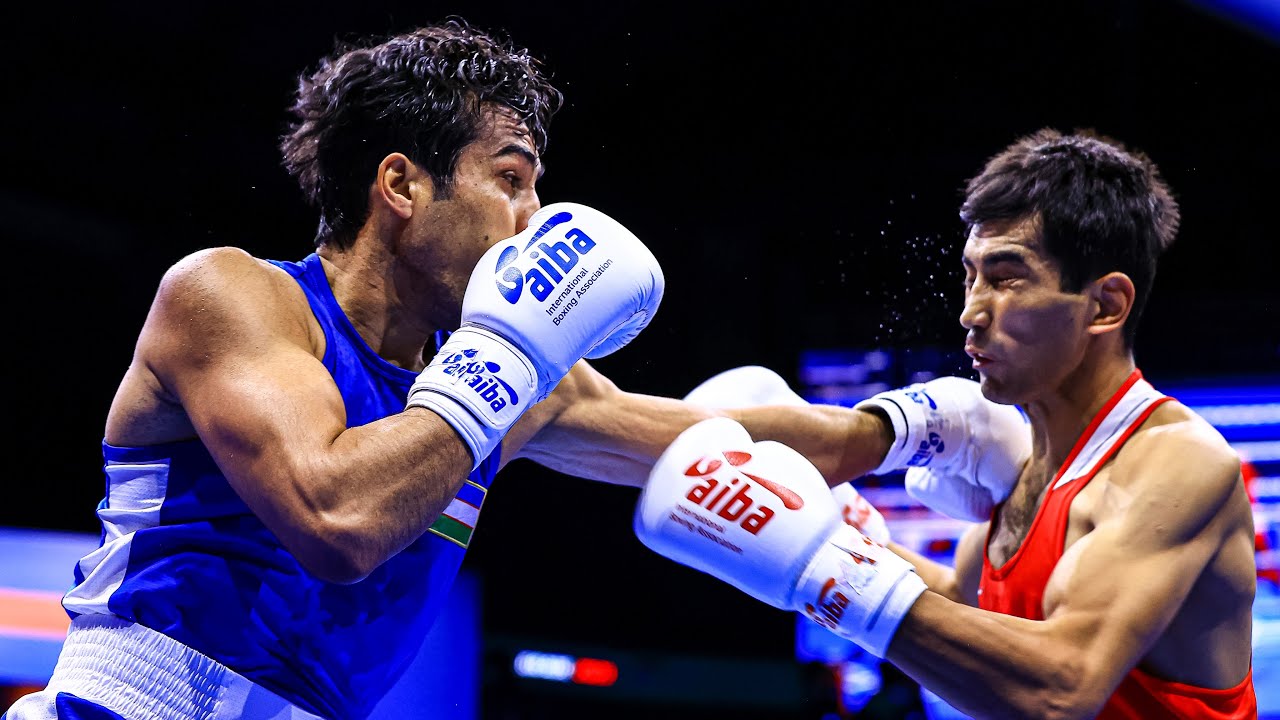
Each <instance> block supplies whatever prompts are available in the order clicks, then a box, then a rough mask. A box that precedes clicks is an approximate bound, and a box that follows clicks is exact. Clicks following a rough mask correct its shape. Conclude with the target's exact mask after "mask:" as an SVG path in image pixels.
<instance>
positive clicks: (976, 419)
mask: <svg viewBox="0 0 1280 720" xmlns="http://www.w3.org/2000/svg"><path fill="white" fill-rule="evenodd" d="M855 407H857V408H858V409H862V410H871V409H873V408H874V409H878V410H879V411H881V412H882V413H884V415H886V416H887V417H888V418H889V421H890V422H891V423H892V424H893V430H894V437H895V441H894V445H893V447H892V448H891V449H890V450H889V452H888V454H886V455H885V459H884V462H882V463H881V464H880V467H878V468H876V469H875V470H873V471H872V472H873V473H875V474H883V473H887V472H892V471H894V470H900V469H906V470H907V474H906V487H907V492H908V494H910V495H911V496H912V497H913V498H915V499H916V500H919V501H920V502H921V503H924V504H925V505H926V506H928V507H930V508H933V509H934V510H937V511H938V512H941V513H943V514H946V515H949V516H951V517H954V518H958V519H962V520H973V521H982V520H988V519H990V517H991V511H992V509H994V508H995V506H996V505H997V504H998V503H1000V502H1002V501H1003V500H1004V499H1005V498H1007V497H1008V496H1009V493H1010V492H1012V490H1013V486H1014V485H1015V484H1017V482H1018V475H1019V473H1020V472H1021V470H1022V466H1023V465H1024V464H1025V463H1026V461H1027V459H1028V458H1029V457H1031V426H1030V424H1029V423H1028V422H1027V419H1026V416H1024V415H1023V414H1022V411H1021V410H1019V409H1018V408H1017V407H1016V406H1014V405H1000V404H997V403H993V402H991V401H990V400H987V399H986V398H985V397H983V396H982V389H981V386H980V385H979V384H978V383H976V382H974V381H972V380H966V379H964V378H957V377H944V378H938V379H936V380H930V381H929V382H927V383H923V384H916V385H910V386H908V387H905V388H900V389H898V390H890V391H888V392H883V393H880V394H878V395H875V396H873V397H871V398H868V399H867V400H864V401H862V402H860V403H858V404H857V405H856V406H855Z"/></svg>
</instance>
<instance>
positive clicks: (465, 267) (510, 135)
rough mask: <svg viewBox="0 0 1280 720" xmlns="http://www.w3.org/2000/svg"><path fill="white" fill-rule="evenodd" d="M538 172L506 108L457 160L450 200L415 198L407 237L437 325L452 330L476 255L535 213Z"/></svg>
mask: <svg viewBox="0 0 1280 720" xmlns="http://www.w3.org/2000/svg"><path fill="white" fill-rule="evenodd" d="M542 170H543V167H542V163H541V160H540V159H539V157H538V155H537V151H536V150H535V148H534V144H533V138H532V137H531V136H530V134H529V130H528V128H527V127H526V126H525V125H524V123H522V122H520V121H519V120H518V119H517V118H516V116H515V115H514V113H512V112H511V111H510V110H508V109H506V108H502V107H491V108H490V109H489V110H488V111H487V112H486V121H485V124H484V125H483V126H482V129H481V132H480V136H479V138H478V139H477V140H476V141H475V142H473V143H471V144H470V145H468V146H467V147H466V148H464V149H463V151H462V154H461V156H460V157H459V158H458V164H457V168H456V170H455V173H454V184H453V191H452V194H450V195H449V196H448V197H447V198H440V197H438V196H436V195H435V194H433V193H422V194H420V195H419V196H418V197H421V198H422V200H421V201H420V202H419V207H418V208H417V209H416V210H415V212H414V215H413V219H412V221H411V223H412V225H411V232H410V236H409V237H410V242H412V243H413V244H414V246H415V247H414V248H413V250H412V254H413V255H414V256H415V258H416V259H417V260H418V262H417V263H416V264H418V265H419V266H420V267H419V269H420V270H421V271H422V272H423V273H424V275H425V276H426V277H431V278H433V279H434V281H435V283H436V285H437V287H438V293H437V295H436V304H437V308H436V311H437V313H436V314H437V316H438V317H437V321H438V322H439V323H441V324H442V326H450V327H451V326H452V325H456V324H457V322H458V320H459V317H460V315H461V308H462V296H463V294H464V292H465V291H466V287H467V282H468V281H469V280H470V278H471V271H472V269H473V268H474V267H475V265H476V263H477V262H478V261H479V260H480V256H481V255H483V254H484V253H485V251H486V250H488V249H489V248H490V247H492V246H493V245H495V244H497V243H498V242H500V241H502V240H505V239H507V238H509V237H511V236H513V235H516V234H517V233H519V232H520V231H522V230H524V229H525V227H527V226H528V224H529V218H530V217H531V216H532V215H533V214H534V213H535V212H537V211H538V208H540V207H541V203H540V202H539V200H538V193H537V191H536V190H535V185H536V183H537V181H538V178H539V177H540V176H541V175H542ZM423 181H424V182H429V180H427V179H426V178H425V177H424V178H423Z"/></svg>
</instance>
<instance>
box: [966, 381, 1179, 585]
mask: <svg viewBox="0 0 1280 720" xmlns="http://www.w3.org/2000/svg"><path fill="white" fill-rule="evenodd" d="M1141 379H1142V371H1141V370H1137V369H1135V370H1134V371H1133V372H1132V373H1130V374H1129V377H1128V378H1126V379H1125V381H1124V382H1123V383H1121V385H1120V387H1119V389H1117V390H1116V391H1115V392H1114V393H1112V395H1111V397H1110V398H1109V399H1108V400H1107V402H1106V403H1105V404H1104V405H1103V406H1102V408H1101V409H1099V410H1098V412H1096V413H1094V416H1093V419H1092V420H1090V421H1089V426H1088V427H1086V428H1085V430H1084V432H1082V433H1080V437H1079V438H1077V439H1076V444H1075V445H1073V446H1072V448H1071V452H1070V453H1068V454H1067V458H1066V459H1065V460H1063V461H1062V465H1061V466H1060V467H1059V468H1058V471H1057V472H1056V473H1054V474H1053V479H1052V480H1050V481H1049V484H1048V485H1047V486H1046V488H1047V492H1046V494H1045V498H1044V500H1043V501H1042V502H1041V503H1040V507H1039V508H1037V509H1036V516H1035V517H1034V518H1032V520H1031V527H1030V528H1029V529H1028V530H1027V534H1026V535H1025V536H1023V538H1022V542H1021V543H1020V544H1019V545H1018V549H1017V550H1014V551H1013V554H1012V555H1010V556H1009V558H1008V559H1007V560H1005V561H1004V564H1003V565H1001V566H1000V567H996V566H995V565H994V564H993V563H992V562H991V556H990V555H988V554H987V553H988V552H989V548H990V547H991V533H992V531H994V530H995V527H996V525H997V521H998V520H999V517H1000V511H1001V510H1003V509H1004V503H1003V502H1002V503H1000V504H999V505H996V507H995V509H994V510H992V511H991V524H990V525H988V526H987V539H986V542H984V543H983V544H982V560H983V563H984V565H985V566H986V568H988V574H989V576H990V578H991V579H992V580H1006V579H1007V578H1008V575H1009V573H1011V572H1013V570H1014V568H1015V567H1016V566H1017V564H1018V560H1019V559H1021V558H1022V555H1023V552H1022V551H1023V550H1025V549H1026V547H1027V545H1028V544H1029V543H1028V542H1027V541H1028V540H1030V539H1031V538H1032V537H1034V536H1035V534H1036V529H1037V528H1038V527H1039V525H1040V521H1041V519H1042V518H1043V517H1044V516H1045V515H1046V514H1047V513H1046V512H1045V510H1046V508H1047V507H1048V505H1049V498H1050V496H1052V495H1053V493H1054V490H1056V489H1057V488H1056V487H1055V486H1056V485H1057V484H1058V480H1060V479H1061V478H1062V475H1063V473H1065V472H1066V471H1067V470H1068V469H1070V468H1071V464H1072V463H1074V462H1075V459H1076V456H1078V455H1079V454H1080V453H1081V451H1083V450H1084V448H1085V446H1087V445H1088V444H1089V441H1090V440H1092V439H1093V434H1094V433H1096V432H1097V431H1098V427H1099V426H1100V425H1102V423H1103V421H1105V420H1106V419H1107V416H1108V415H1110V414H1111V411H1112V410H1114V409H1115V407H1116V405H1118V404H1119V403H1120V400H1121V399H1122V398H1124V396H1125V395H1127V394H1128V393H1129V388H1131V387H1133V386H1134V384H1135V383H1137V382H1138V381H1139V380H1141ZM1172 399H1173V398H1169V397H1167V396H1166V397H1163V398H1160V399H1159V400H1156V401H1155V403H1154V404H1153V406H1152V407H1151V408H1147V409H1145V410H1144V411H1143V413H1142V415H1141V416H1140V417H1139V419H1138V420H1137V421H1136V422H1134V423H1133V425H1131V426H1130V427H1129V428H1128V429H1126V430H1125V434H1124V436H1123V437H1122V438H1121V439H1120V441H1119V443H1113V444H1112V447H1119V446H1120V445H1122V444H1123V443H1124V441H1125V440H1128V439H1129V436H1130V435H1132V434H1133V431H1134V430H1136V429H1137V428H1138V427H1140V426H1141V425H1142V423H1144V422H1146V420H1147V418H1148V417H1149V416H1150V415H1151V410H1152V409H1153V408H1154V407H1155V406H1156V405H1159V404H1160V403H1162V402H1164V401H1165V400H1172ZM1112 454H1113V453H1111V452H1107V453H1104V454H1103V456H1102V457H1101V458H1100V459H1099V462H1098V463H1095V465H1094V467H1093V468H1091V469H1090V470H1089V472H1087V473H1085V474H1084V475H1081V476H1080V477H1081V478H1088V479H1090V480H1092V479H1093V474H1094V473H1095V472H1097V470H1098V468H1100V467H1102V463H1105V462H1106V461H1107V460H1108V459H1110V457H1111V455H1112ZM1078 479H1080V478H1075V480H1078ZM1073 482H1074V480H1073ZM1085 484H1086V483H1075V486H1076V487H1083V486H1084V485H1085ZM1064 487H1065V486H1064ZM1077 492H1078V491H1077ZM1046 522H1047V521H1046ZM1066 541H1067V538H1066V533H1065V532H1064V533H1063V536H1062V538H1061V540H1060V542H1059V544H1058V557H1061V556H1062V547H1063V545H1065V544H1066Z"/></svg>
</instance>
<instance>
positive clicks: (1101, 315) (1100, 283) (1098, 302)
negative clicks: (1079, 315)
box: [1089, 272, 1137, 335]
mask: <svg viewBox="0 0 1280 720" xmlns="http://www.w3.org/2000/svg"><path fill="white" fill-rule="evenodd" d="M1089 294H1090V295H1091V296H1092V297H1091V299H1092V300H1093V318H1092V319H1091V320H1090V321H1089V334H1091V335H1103V334H1106V333H1109V332H1115V331H1117V330H1120V329H1122V328H1123V327H1124V323H1125V321H1126V320H1128V319H1129V312H1130V311H1131V310H1133V300H1134V297H1136V296H1137V291H1136V290H1135V289H1134V287H1133V280H1130V279H1129V276H1128V275H1125V274H1124V273H1122V272H1113V273H1107V274H1106V275H1103V276H1102V277H1100V278H1098V279H1097V280H1094V281H1093V286H1092V287H1091V288H1090V290H1089Z"/></svg>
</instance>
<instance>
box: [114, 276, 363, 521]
mask: <svg viewBox="0 0 1280 720" xmlns="http://www.w3.org/2000/svg"><path fill="white" fill-rule="evenodd" d="M224 260H225V258H224ZM243 262H245V260H244V259H236V258H232V259H231V262H230V263H229V264H230V265H232V266H235V265H236V264H237V263H243ZM247 262H250V263H255V264H256V261H255V260H252V259H248V260H247ZM211 264H213V265H218V263H217V262H214V263H211ZM227 264H228V263H225V262H223V263H222V267H196V268H194V269H187V270H186V271H185V274H184V273H182V272H180V273H178V276H177V277H171V278H166V282H165V283H164V284H163V285H162V287H161V291H160V293H159V294H158V296H157V299H156V303H155V305H154V307H153V310H152V313H151V315H150V316H149V317H148V320H147V324H146V327H145V328H144V330H143V333H142V336H141V338H140V348H139V349H140V355H141V357H142V358H143V359H144V360H145V361H146V362H147V364H148V366H149V367H150V368H151V369H152V371H153V372H154V373H155V374H156V376H157V378H159V379H160V381H161V383H162V384H163V385H164V386H165V388H166V389H167V390H168V391H169V392H171V393H172V394H173V395H175V396H176V398H177V399H178V401H179V403H180V404H181V405H182V407H183V410H184V411H185V412H186V414H187V416H188V418H189V419H190V420H191V423H192V425H193V426H194V427H195V429H196V432H197V434H198V435H199V437H200V439H201V441H202V442H203V443H204V445H205V446H206V447H207V448H208V450H209V453H210V455H212V456H213V458H214V460H215V461H216V462H217V464H218V466H219V468H220V469H221V470H222V471H223V473H224V474H225V475H226V477H227V480H228V482H230V483H231V485H232V487H233V488H235V490H236V491H237V493H239V494H240V496H241V497H242V499H244V500H245V502H246V503H247V504H248V505H249V506H250V507H251V508H252V509H253V510H254V511H255V512H258V513H259V514H264V513H265V514H267V515H271V514H273V513H272V512H271V511H270V507H271V506H272V505H277V504H279V503H280V502H282V501H284V500H286V499H287V498H290V497H292V496H293V493H291V492H290V491H291V490H294V488H291V487H289V485H290V483H291V481H292V479H293V478H296V477H299V476H301V475H304V474H305V473H306V470H305V469H304V468H302V467H301V465H302V464H304V463H305V462H307V461H308V459H314V458H316V457H318V456H319V454H320V453H319V451H320V450H322V449H323V448H324V447H326V446H327V445H328V444H330V443H332V442H333V440H334V438H336V437H337V436H338V435H339V434H340V433H341V432H342V431H343V430H344V429H345V425H346V414H345V409H344V406H343V403H342V398H341V395H340V394H339V392H338V389H337V386H336V385H334V383H333V380H332V378H331V376H330V375H329V373H328V371H327V370H326V369H325V368H324V366H323V364H322V363H320V361H319V360H317V359H316V358H315V357H314V356H313V355H312V354H311V352H310V349H309V347H308V346H307V342H306V337H305V332H301V333H300V332H299V330H298V329H297V328H296V327H294V326H290V325H289V324H288V322H287V320H286V319H285V318H286V317H287V316H288V313H287V311H286V308H284V307H282V306H281V303H280V300H279V298H278V296H276V295H275V293H274V292H273V289H272V287H271V285H270V282H269V281H268V280H266V279H265V278H264V277H262V272H263V271H262V270H260V269H257V268H255V267H252V266H249V267H240V268H234V267H233V268H231V269H229V268H227V267H226V265H227ZM233 269H235V270H239V271H240V272H238V273H237V272H229V270H233ZM255 273H256V274H255ZM228 276H229V277H231V278H234V280H235V282H229V281H228V280H227V278H228ZM232 286H234V287H232Z"/></svg>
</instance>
